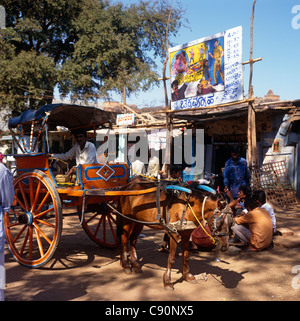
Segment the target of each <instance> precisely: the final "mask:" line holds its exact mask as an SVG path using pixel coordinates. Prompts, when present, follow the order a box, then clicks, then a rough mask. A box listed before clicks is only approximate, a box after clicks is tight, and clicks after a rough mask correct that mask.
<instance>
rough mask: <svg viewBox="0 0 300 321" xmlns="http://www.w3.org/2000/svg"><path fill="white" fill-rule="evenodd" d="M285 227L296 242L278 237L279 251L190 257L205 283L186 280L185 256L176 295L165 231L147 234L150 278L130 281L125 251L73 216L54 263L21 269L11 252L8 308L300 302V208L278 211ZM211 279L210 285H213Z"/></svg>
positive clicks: (145, 259)
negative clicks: (107, 244)
mask: <svg viewBox="0 0 300 321" xmlns="http://www.w3.org/2000/svg"><path fill="white" fill-rule="evenodd" d="M276 217H277V225H278V227H287V228H289V229H290V230H292V231H293V232H294V235H293V236H287V237H283V236H276V237H275V239H274V243H275V246H274V247H273V248H272V249H271V250H266V251H263V252H258V253H253V252H246V251H240V252H237V251H236V248H231V249H230V250H229V251H228V252H227V253H214V252H204V251H201V252H197V253H191V254H190V270H191V272H192V273H193V274H194V275H196V276H197V278H198V282H197V284H190V283H187V282H185V281H183V280H182V278H181V273H180V271H181V254H179V255H178V256H177V259H176V263H175V265H174V269H173V272H172V281H173V282H175V290H174V291H173V292H169V291H165V290H164V289H163V284H162V276H163V273H164V271H165V268H166V264H167V254H166V253H161V252H159V251H158V248H159V245H160V242H161V240H162V237H163V232H157V231H154V230H151V229H148V228H145V229H144V230H143V232H142V235H141V237H140V239H139V241H138V245H137V253H138V256H139V258H140V261H141V263H142V266H143V268H142V269H143V273H140V274H135V273H134V272H133V274H131V275H126V274H125V273H124V272H123V271H122V269H121V267H120V250H119V249H104V248H99V247H98V246H97V245H95V244H94V243H93V242H92V241H91V240H90V239H89V238H88V236H87V235H86V234H85V232H84V231H83V229H82V228H81V227H74V225H76V224H78V217H77V214H75V213H73V212H71V213H70V212H68V213H65V215H64V220H63V224H64V226H63V233H62V238H61V241H60V244H59V247H58V248H57V250H56V252H55V254H54V257H53V258H52V260H51V261H50V262H49V263H48V264H47V265H46V266H44V267H42V268H40V269H30V268H26V267H23V266H21V265H19V264H18V263H17V262H16V261H15V260H14V259H13V257H12V256H11V254H10V252H9V251H8V250H6V255H5V269H6V289H5V300H6V301H174V302H181V301H203V300H206V301H241V300H243V301H279V300H280V301H288V300H289V301H290V300H292V301H296V300H299V298H300V206H299V207H297V208H294V209H292V210H288V211H283V210H278V209H276ZM205 279H206V280H205Z"/></svg>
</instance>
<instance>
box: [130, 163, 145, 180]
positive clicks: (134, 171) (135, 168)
mask: <svg viewBox="0 0 300 321" xmlns="http://www.w3.org/2000/svg"><path fill="white" fill-rule="evenodd" d="M145 174H146V169H145V165H144V163H143V162H142V161H140V160H139V159H136V160H135V161H134V162H132V163H131V169H130V177H134V176H144V175H145Z"/></svg>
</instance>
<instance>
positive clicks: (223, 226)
mask: <svg viewBox="0 0 300 321" xmlns="http://www.w3.org/2000/svg"><path fill="white" fill-rule="evenodd" d="M232 224H233V213H232V210H231V208H230V207H229V206H228V204H224V202H223V201H220V200H218V207H217V208H216V209H215V211H214V214H213V224H212V236H213V237H214V238H215V239H216V241H217V242H216V248H217V250H219V249H220V250H221V251H223V252H224V251H227V250H228V248H229V236H230V234H231V226H232Z"/></svg>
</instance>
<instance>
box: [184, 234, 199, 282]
mask: <svg viewBox="0 0 300 321" xmlns="http://www.w3.org/2000/svg"><path fill="white" fill-rule="evenodd" d="M190 235H191V233H190V232H188V231H187V232H185V233H184V234H183V235H181V246H182V276H183V279H184V280H185V281H188V282H191V283H197V280H196V278H195V277H194V276H193V275H192V274H191V273H190V268H189V256H190V252H189V241H190Z"/></svg>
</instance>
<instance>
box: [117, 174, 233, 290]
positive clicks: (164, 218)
mask: <svg viewBox="0 0 300 321" xmlns="http://www.w3.org/2000/svg"><path fill="white" fill-rule="evenodd" d="M153 186H157V184H156V183H153V182H149V181H145V180H142V179H139V178H137V179H134V180H132V181H131V182H130V183H129V184H128V185H127V187H126V189H127V190H142V189H147V188H151V187H153ZM157 188H158V191H157V192H152V193H145V194H141V195H137V196H128V195H127V196H121V197H120V210H121V212H122V216H123V233H122V236H121V247H122V253H121V265H122V267H123V269H124V271H125V272H126V273H131V272H132V270H134V271H135V272H141V265H140V264H139V262H138V258H137V254H136V249H135V248H136V243H137V239H138V236H139V234H140V233H141V231H142V229H143V226H144V225H145V224H147V225H148V226H149V227H151V228H154V229H159V230H162V229H165V230H167V231H168V232H169V234H170V236H171V237H170V249H169V256H168V264H167V270H166V272H165V273H164V275H163V285H164V288H165V289H166V290H174V286H173V284H172V282H171V270H172V266H173V264H174V263H175V254H176V249H177V244H178V242H179V238H180V239H181V248H182V275H183V279H184V280H186V281H188V282H192V283H196V278H195V277H194V276H193V275H192V274H191V273H190V271H189V264H188V261H189V240H190V235H191V233H192V231H193V230H194V229H195V228H196V227H197V225H198V224H199V222H200V221H202V220H204V221H205V222H206V223H207V224H208V226H209V228H210V230H211V231H212V238H213V240H214V241H216V240H217V241H216V248H220V249H221V250H222V251H226V250H227V249H228V247H229V243H228V241H229V235H230V224H231V215H232V211H231V209H230V208H228V206H227V205H226V204H225V203H224V200H223V199H221V198H219V197H218V196H217V195H213V194H211V193H209V194H206V195H205V193H203V192H202V191H200V190H199V189H197V188H195V187H194V186H185V187H183V188H182V187H180V186H179V187H178V186H177V185H176V186H168V187H167V189H165V188H161V187H160V185H159V186H158V187H157ZM168 188H169V189H168ZM158 200H159V202H158ZM158 204H159V205H158ZM124 217H125V219H124ZM200 224H201V223H200ZM129 240H130V262H128V257H127V245H128V241H129Z"/></svg>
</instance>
